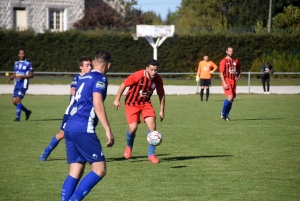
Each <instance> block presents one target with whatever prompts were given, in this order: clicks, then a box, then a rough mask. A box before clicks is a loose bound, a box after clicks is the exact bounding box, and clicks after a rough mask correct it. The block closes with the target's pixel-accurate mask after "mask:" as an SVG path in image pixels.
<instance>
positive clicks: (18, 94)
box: [13, 89, 32, 121]
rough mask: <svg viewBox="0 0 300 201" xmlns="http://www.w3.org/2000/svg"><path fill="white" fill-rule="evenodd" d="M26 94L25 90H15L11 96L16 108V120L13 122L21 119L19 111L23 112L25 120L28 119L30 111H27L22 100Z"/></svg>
mask: <svg viewBox="0 0 300 201" xmlns="http://www.w3.org/2000/svg"><path fill="white" fill-rule="evenodd" d="M25 94H26V90H25V89H15V90H14V94H13V104H14V105H15V106H16V119H15V121H20V117H21V111H24V112H25V115H26V117H25V120H28V119H29V116H30V115H31V113H32V112H31V111H30V110H28V109H27V108H26V107H25V106H24V105H23V104H22V99H23V98H24V96H25Z"/></svg>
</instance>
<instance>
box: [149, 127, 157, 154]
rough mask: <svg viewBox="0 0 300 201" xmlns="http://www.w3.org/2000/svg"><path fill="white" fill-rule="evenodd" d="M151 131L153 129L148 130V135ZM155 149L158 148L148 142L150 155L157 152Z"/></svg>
mask: <svg viewBox="0 0 300 201" xmlns="http://www.w3.org/2000/svg"><path fill="white" fill-rule="evenodd" d="M150 132H151V131H150V130H148V133H147V135H148V134H149V133H150ZM155 149H156V146H153V145H150V144H149V143H148V156H152V155H154V154H155Z"/></svg>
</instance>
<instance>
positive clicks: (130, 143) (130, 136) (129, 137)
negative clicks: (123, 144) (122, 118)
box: [126, 130, 135, 149]
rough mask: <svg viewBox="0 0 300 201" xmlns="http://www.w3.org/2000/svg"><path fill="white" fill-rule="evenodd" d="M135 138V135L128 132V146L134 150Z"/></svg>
mask: <svg viewBox="0 0 300 201" xmlns="http://www.w3.org/2000/svg"><path fill="white" fill-rule="evenodd" d="M134 138H135V133H132V134H130V133H129V131H128V130H127V131H126V139H127V146H128V147H130V148H131V149H132V147H133V142H134Z"/></svg>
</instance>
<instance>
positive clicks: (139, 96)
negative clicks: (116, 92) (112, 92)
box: [123, 70, 165, 106]
mask: <svg viewBox="0 0 300 201" xmlns="http://www.w3.org/2000/svg"><path fill="white" fill-rule="evenodd" d="M146 73H147V72H146V70H139V71H137V72H135V73H133V74H131V75H130V76H129V77H128V78H126V79H125V80H124V82H123V84H124V85H125V87H129V89H128V91H127V93H126V98H125V105H129V106H134V105H143V104H144V103H147V102H148V103H150V102H151V100H150V98H151V96H152V94H153V91H154V90H155V89H156V91H157V94H158V95H164V94H165V90H164V87H163V81H162V79H161V77H160V76H159V75H158V74H156V76H155V78H153V79H152V80H150V79H148V78H147V76H146Z"/></svg>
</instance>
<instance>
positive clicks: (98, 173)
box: [93, 168, 106, 178]
mask: <svg viewBox="0 0 300 201" xmlns="http://www.w3.org/2000/svg"><path fill="white" fill-rule="evenodd" d="M93 172H95V173H96V174H97V175H98V176H100V177H102V178H103V177H104V176H105V175H106V169H105V168H101V169H97V168H94V169H93Z"/></svg>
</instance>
